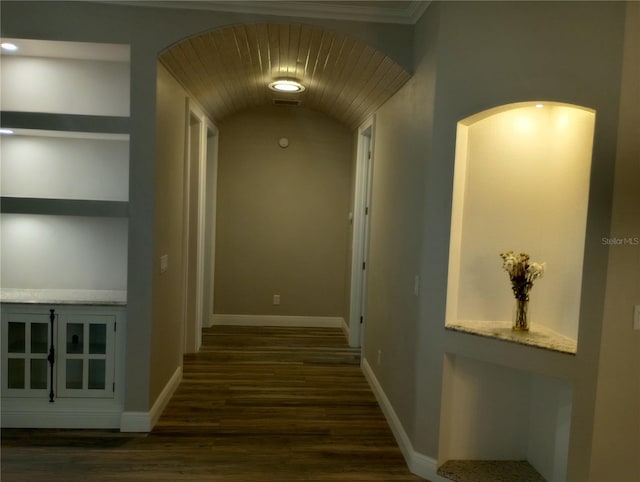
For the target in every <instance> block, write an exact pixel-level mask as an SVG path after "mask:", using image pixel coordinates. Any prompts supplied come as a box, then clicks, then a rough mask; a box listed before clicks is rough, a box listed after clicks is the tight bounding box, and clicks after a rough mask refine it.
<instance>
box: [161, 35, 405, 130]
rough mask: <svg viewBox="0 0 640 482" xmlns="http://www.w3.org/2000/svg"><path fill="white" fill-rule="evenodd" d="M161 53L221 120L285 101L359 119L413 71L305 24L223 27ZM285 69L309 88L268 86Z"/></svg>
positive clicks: (350, 122)
mask: <svg viewBox="0 0 640 482" xmlns="http://www.w3.org/2000/svg"><path fill="white" fill-rule="evenodd" d="M160 61H161V62H162V63H163V64H164V65H165V66H166V67H167V69H169V71H170V72H171V73H172V74H173V75H174V76H175V77H176V78H177V79H178V80H179V81H180V82H181V83H182V84H183V85H184V87H185V88H186V89H187V90H188V91H189V92H190V93H191V94H192V95H193V96H195V98H196V99H197V100H198V102H200V103H201V104H202V106H203V107H204V108H205V109H206V110H207V112H208V114H209V115H210V116H211V118H212V119H214V120H216V121H220V120H222V119H224V118H225V117H226V116H228V115H230V114H233V113H235V112H238V111H241V110H245V109H249V108H252V107H256V106H260V105H265V104H274V103H276V104H277V103H287V104H299V105H301V106H303V107H306V108H309V109H314V110H317V111H321V112H324V113H326V114H328V115H330V116H332V117H334V118H335V119H337V120H338V121H340V122H342V123H344V124H345V125H347V126H350V127H357V126H358V125H360V124H361V123H362V122H363V121H364V120H365V119H366V118H367V117H368V116H369V115H371V114H372V113H373V112H374V111H375V110H376V109H377V108H378V107H379V106H380V105H382V104H383V103H384V102H385V101H386V100H387V99H388V98H389V97H390V96H391V95H393V94H394V93H395V92H396V91H397V90H398V89H399V88H400V87H401V86H402V85H403V84H404V83H405V82H406V81H407V80H408V79H409V77H410V75H409V73H408V72H407V71H406V70H404V69H403V68H402V67H401V66H400V65H399V64H397V63H396V62H394V61H393V60H392V59H391V58H389V57H388V56H386V55H385V54H383V53H382V52H380V51H378V50H375V49H373V48H371V47H369V46H368V45H366V44H364V43H362V42H360V41H358V40H356V39H353V38H350V37H348V36H347V35H344V34H342V33H339V32H335V31H330V30H326V29H322V28H320V27H315V26H309V25H303V24H275V23H258V24H243V25H234V26H230V27H225V28H222V29H219V30H215V31H211V32H206V33H203V34H200V35H197V36H195V37H191V38H189V39H186V40H184V41H182V42H180V43H178V44H176V45H174V46H172V47H170V48H169V49H167V50H166V51H165V52H163V53H162V55H161V56H160ZM281 77H286V78H294V79H297V80H298V81H299V82H300V83H302V84H303V85H304V86H305V87H306V90H305V91H304V92H302V93H299V94H284V93H276V92H274V91H272V90H270V89H269V88H268V84H269V82H272V81H273V80H275V79H277V78H281Z"/></svg>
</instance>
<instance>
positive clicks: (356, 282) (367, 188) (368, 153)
mask: <svg viewBox="0 0 640 482" xmlns="http://www.w3.org/2000/svg"><path fill="white" fill-rule="evenodd" d="M373 135H374V117H370V118H369V119H368V120H366V121H365V122H364V123H363V124H362V125H361V126H360V128H359V129H358V147H357V152H356V179H355V185H354V191H355V192H354V207H353V243H352V248H351V249H352V251H351V299H350V303H349V306H350V308H349V345H350V346H352V347H356V346H360V347H362V348H364V346H363V342H364V329H365V322H366V316H365V311H366V292H367V287H366V285H367V259H368V250H369V223H370V218H371V216H370V211H371V209H370V204H371V180H372V175H373V138H374V137H373Z"/></svg>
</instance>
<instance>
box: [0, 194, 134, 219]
mask: <svg viewBox="0 0 640 482" xmlns="http://www.w3.org/2000/svg"><path fill="white" fill-rule="evenodd" d="M0 212H2V213H11V214H51V215H58V216H91V217H112V218H126V217H127V216H128V214H129V203H128V202H124V201H93V200H85V199H46V198H27V197H6V196H2V197H1V198H0Z"/></svg>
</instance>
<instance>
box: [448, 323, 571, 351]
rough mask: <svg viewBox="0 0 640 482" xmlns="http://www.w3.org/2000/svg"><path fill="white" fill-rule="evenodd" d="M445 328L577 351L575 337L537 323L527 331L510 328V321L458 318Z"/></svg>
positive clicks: (552, 348)
mask: <svg viewBox="0 0 640 482" xmlns="http://www.w3.org/2000/svg"><path fill="white" fill-rule="evenodd" d="M445 328H446V329H447V330H453V331H459V332H463V333H470V334H473V335H478V336H484V337H488V338H497V339H499V340H505V341H510V342H513V343H519V344H521V345H528V346H535V347H538V348H544V349H546V350H551V351H557V352H560V353H568V354H571V355H575V354H576V352H577V351H578V342H577V341H576V340H575V339H573V338H569V337H568V336H564V335H561V334H560V333H557V332H555V331H553V330H551V329H549V328H547V327H545V326H543V325H540V324H538V323H532V324H531V327H530V329H529V331H514V330H512V329H511V322H510V321H477V320H474V321H463V320H458V321H454V322H449V323H447V324H446V325H445Z"/></svg>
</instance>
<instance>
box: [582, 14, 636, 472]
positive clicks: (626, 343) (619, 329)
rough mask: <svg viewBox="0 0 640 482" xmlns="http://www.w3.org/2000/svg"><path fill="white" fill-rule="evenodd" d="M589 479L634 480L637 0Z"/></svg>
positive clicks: (625, 81) (623, 99)
mask: <svg viewBox="0 0 640 482" xmlns="http://www.w3.org/2000/svg"><path fill="white" fill-rule="evenodd" d="M627 12H628V17H627V28H626V36H625V64H624V68H623V78H622V92H621V95H620V130H619V132H618V151H617V153H616V172H615V180H614V196H613V214H612V220H611V232H610V234H608V235H606V236H607V237H611V238H618V239H629V238H631V239H632V242H631V243H629V244H621V245H612V246H611V247H610V248H609V265H608V271H607V288H606V297H605V305H604V319H603V326H602V340H601V348H600V364H599V367H598V388H597V394H596V411H595V423H594V436H593V453H592V456H591V480H593V481H598V480H640V460H639V459H638V452H639V451H640V369H639V367H640V332H637V331H636V332H634V333H632V334H630V333H629V329H630V326H631V317H632V309H631V305H632V304H634V303H635V304H639V303H640V245H638V242H637V241H636V240H640V135H639V134H640V3H637V2H633V3H629V4H628V6H627Z"/></svg>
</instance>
